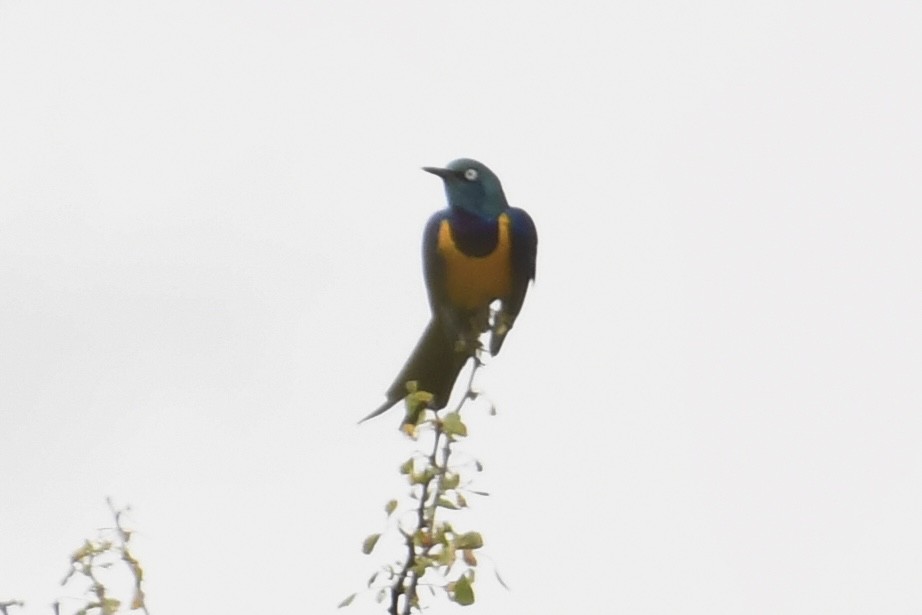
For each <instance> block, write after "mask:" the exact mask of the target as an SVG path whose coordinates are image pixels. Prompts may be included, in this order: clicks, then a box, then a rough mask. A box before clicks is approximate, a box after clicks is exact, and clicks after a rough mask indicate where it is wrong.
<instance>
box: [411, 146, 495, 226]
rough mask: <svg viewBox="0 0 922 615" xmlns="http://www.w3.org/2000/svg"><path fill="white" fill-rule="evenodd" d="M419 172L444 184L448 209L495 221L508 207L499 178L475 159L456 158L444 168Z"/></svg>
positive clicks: (425, 168) (426, 169)
mask: <svg viewBox="0 0 922 615" xmlns="http://www.w3.org/2000/svg"><path fill="white" fill-rule="evenodd" d="M423 170H424V171H428V172H429V173H433V174H434V175H438V176H439V177H441V178H442V181H444V182H445V194H446V195H447V196H448V205H449V207H452V208H455V209H461V210H464V211H467V212H470V213H472V214H476V215H478V216H484V217H488V218H496V217H497V216H499V214H501V213H502V212H503V210H505V209H507V208H508V207H509V204H508V203H506V195H505V194H503V186H502V184H500V183H499V178H498V177H497V176H496V174H495V173H493V171H491V170H490V169H489V168H487V166H486V165H485V164H482V163H480V162H477V161H476V160H471V159H470V158H459V159H458V160H452V161H451V162H449V163H448V165H447V166H445V167H444V168H440V167H423Z"/></svg>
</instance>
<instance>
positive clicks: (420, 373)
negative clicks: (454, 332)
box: [359, 318, 470, 423]
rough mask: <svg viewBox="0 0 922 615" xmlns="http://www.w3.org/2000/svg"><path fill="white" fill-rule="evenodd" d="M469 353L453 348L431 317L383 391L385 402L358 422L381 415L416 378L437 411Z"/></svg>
mask: <svg viewBox="0 0 922 615" xmlns="http://www.w3.org/2000/svg"><path fill="white" fill-rule="evenodd" d="M469 358H470V354H469V353H467V352H463V351H461V352H459V351H458V350H456V349H455V341H454V340H453V339H451V338H450V337H449V336H448V335H447V334H446V327H443V326H442V324H441V322H440V321H439V319H438V318H432V320H430V321H429V324H428V325H427V326H426V330H425V331H423V335H422V337H421V338H420V339H419V342H417V344H416V348H414V349H413V352H412V353H411V354H410V358H409V359H407V362H406V363H405V364H404V366H403V369H401V370H400V373H399V374H398V375H397V378H395V379H394V383H393V384H391V386H390V388H389V389H388V390H387V393H386V396H387V399H386V401H385V402H384V403H383V404H381V406H379V407H378V408H377V409H376V410H375V411H374V412H372V413H371V414H369V415H368V416H366V417H365V418H363V419H362V420H361V421H359V423H362V422H364V421H367V420H368V419H370V418H374V417H376V416H378V415H379V414H383V413H384V412H386V411H388V410H389V409H390V408H391V407H393V406H394V404H396V403H397V402H399V401H400V400H402V399H403V398H404V397H406V396H407V383H408V382H410V381H413V380H415V381H416V383H417V384H416V388H417V390H419V391H428V392H429V393H432V395H433V400H432V404H431V407H432V408H434V409H436V410H438V409H440V408H444V407H445V404H447V403H448V398H449V396H450V395H451V390H452V388H454V385H455V381H456V380H457V379H458V374H460V373H461V369H462V368H463V367H464V364H465V363H467V360H468V359H469Z"/></svg>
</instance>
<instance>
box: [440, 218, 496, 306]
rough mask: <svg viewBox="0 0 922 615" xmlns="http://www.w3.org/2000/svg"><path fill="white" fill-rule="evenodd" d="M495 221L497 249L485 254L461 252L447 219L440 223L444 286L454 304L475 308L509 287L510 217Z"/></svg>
mask: <svg viewBox="0 0 922 615" xmlns="http://www.w3.org/2000/svg"><path fill="white" fill-rule="evenodd" d="M498 223H499V239H498V241H497V242H496V249H494V250H493V251H492V252H490V253H489V254H487V255H485V256H468V255H467V254H465V253H463V252H461V251H460V250H459V249H458V247H457V246H456V245H455V242H454V240H453V239H452V237H451V227H450V226H449V224H448V221H447V220H443V221H442V224H441V225H440V226H439V243H438V249H439V253H440V254H441V255H442V258H443V259H444V261H445V288H446V291H447V293H448V299H449V301H451V303H452V304H453V305H456V306H457V307H459V308H462V309H469V310H476V309H480V308H482V307H484V306H486V305H488V304H489V303H491V302H492V301H494V300H495V299H502V298H505V297H507V296H508V295H509V293H510V290H511V288H512V258H511V255H510V242H509V218H508V217H507V216H506V214H501V215H500V216H499V219H498Z"/></svg>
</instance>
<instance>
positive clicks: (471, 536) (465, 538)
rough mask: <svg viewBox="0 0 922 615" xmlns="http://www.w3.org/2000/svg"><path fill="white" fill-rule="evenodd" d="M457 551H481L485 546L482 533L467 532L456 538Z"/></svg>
mask: <svg viewBox="0 0 922 615" xmlns="http://www.w3.org/2000/svg"><path fill="white" fill-rule="evenodd" d="M454 542H455V548H456V549H479V548H480V547H482V546H483V538H482V537H481V536H480V532H467V533H465V534H461V535H460V536H458V537H457V538H455V541H454Z"/></svg>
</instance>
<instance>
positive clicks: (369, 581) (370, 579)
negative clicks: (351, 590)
mask: <svg viewBox="0 0 922 615" xmlns="http://www.w3.org/2000/svg"><path fill="white" fill-rule="evenodd" d="M380 573H381V571H380V570H379V571H378V572H376V573H374V574H373V575H371V576H370V577H368V587H371V585H372V584H373V583H374V582H375V580H376V579H377V578H378V575H379V574H380ZM352 597H353V598H354V597H355V594H352Z"/></svg>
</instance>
